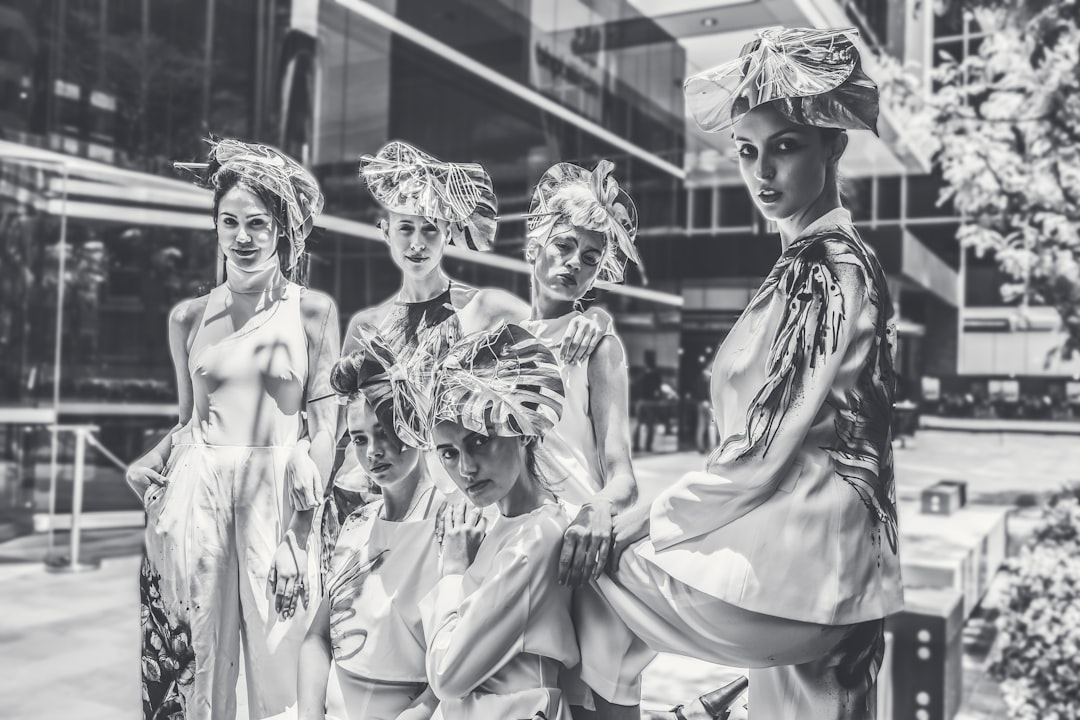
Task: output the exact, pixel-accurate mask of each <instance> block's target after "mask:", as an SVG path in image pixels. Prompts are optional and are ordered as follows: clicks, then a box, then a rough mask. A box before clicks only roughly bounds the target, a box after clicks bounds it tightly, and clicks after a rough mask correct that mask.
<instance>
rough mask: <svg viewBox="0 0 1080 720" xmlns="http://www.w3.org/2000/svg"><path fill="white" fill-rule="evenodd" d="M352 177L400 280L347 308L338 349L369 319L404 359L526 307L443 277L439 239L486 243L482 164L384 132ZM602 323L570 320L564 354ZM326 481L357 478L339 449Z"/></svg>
mask: <svg viewBox="0 0 1080 720" xmlns="http://www.w3.org/2000/svg"><path fill="white" fill-rule="evenodd" d="M360 177H361V178H363V180H364V183H365V185H366V186H367V188H368V190H369V192H370V193H371V195H372V197H374V198H375V200H376V201H377V202H378V203H379V204H380V205H381V206H382V207H383V209H384V210H385V211H386V218H385V219H383V220H382V221H381V222H380V228H381V231H382V236H383V239H384V240H385V241H386V243H387V245H388V246H389V249H390V257H391V259H392V260H393V261H394V264H395V265H397V267H398V268H399V269H400V270H401V274H402V281H401V288H400V289H399V290H398V292H397V293H395V294H394V295H393V296H392V297H390V298H387V299H386V300H384V301H383V302H381V303H379V304H378V305H376V306H374V307H370V308H366V309H364V310H361V311H359V312H358V313H356V314H355V315H353V317H352V318H351V319H350V320H349V323H348V325H347V326H346V335H345V342H344V346H343V348H342V354H347V353H349V352H351V351H352V350H354V349H356V347H357V337H356V328H357V327H359V326H360V325H362V324H368V325H372V326H374V327H376V328H378V330H379V332H380V334H381V335H382V337H383V338H385V340H386V342H387V344H388V345H389V346H390V348H392V349H393V350H394V352H395V353H397V354H398V355H399V356H400V357H401V358H402V360H403V361H407V360H408V359H409V356H410V355H411V354H412V353H413V352H415V350H416V348H417V347H418V346H419V345H420V344H421V343H434V344H435V345H439V344H441V345H443V346H444V347H445V346H448V345H449V344H451V343H453V341H454V340H456V339H457V338H460V337H462V336H463V335H465V334H468V333H472V332H477V331H480V330H488V329H491V328H493V327H496V326H497V325H499V324H500V323H504V322H521V321H522V320H524V319H525V318H527V317H528V314H529V306H528V304H527V303H526V302H524V301H523V300H521V299H520V298H518V297H516V296H514V295H512V294H510V293H508V292H506V291H504V290H499V289H493V288H474V287H470V286H469V285H466V284H464V283H461V282H458V281H457V280H451V279H450V277H449V276H448V275H447V274H446V272H445V271H444V270H443V268H442V260H443V254H444V252H445V249H446V246H447V245H448V244H453V245H455V246H457V247H462V248H468V249H470V250H475V251H486V250H491V249H492V247H493V246H494V242H495V227H496V212H497V207H498V205H497V201H496V198H495V194H494V192H493V190H492V187H493V185H492V181H491V177H490V176H489V175H488V173H487V172H486V171H485V170H484V168H483V167H482V166H480V165H478V164H476V163H451V162H444V161H442V160H438V159H436V158H434V157H432V156H431V155H429V154H427V153H425V152H423V151H421V150H419V149H417V148H415V147H412V146H411V145H409V144H407V143H404V142H400V141H393V142H390V143H388V144H387V145H385V146H384V147H383V148H382V149H380V150H379V151H378V152H377V153H376V154H375V155H365V156H364V157H363V158H361V160H360ZM610 326H611V317H610V316H609V315H608V314H607V313H606V312H603V311H602V310H590V311H589V312H588V313H587V315H586V316H585V317H583V318H581V319H579V320H577V321H576V322H575V324H574V333H573V334H572V335H571V336H570V339H569V341H568V342H567V344H566V347H565V348H564V350H563V355H564V357H566V358H567V359H569V360H579V359H581V358H582V357H585V356H586V355H587V352H588V351H590V350H591V349H592V348H593V347H594V346H595V345H596V343H597V342H598V341H599V340H600V338H601V337H603V334H604V332H605V330H606V329H607V328H609V327H610ZM432 465H433V466H434V467H432V471H433V473H434V475H435V478H436V481H437V482H439V483H440V485H441V486H443V487H444V489H447V490H449V489H450V488H451V487H452V484H451V483H450V482H449V478H446V477H445V473H443V471H442V468H441V467H439V466H438V464H437V463H432ZM335 484H337V485H339V486H345V487H348V488H350V489H362V487H363V484H364V480H363V476H362V474H361V473H359V472H358V471H357V470H356V469H355V467H354V466H352V465H351V463H350V462H349V460H348V459H347V460H346V462H345V464H343V466H342V467H341V469H340V470H339V471H338V475H337V478H336V480H335Z"/></svg>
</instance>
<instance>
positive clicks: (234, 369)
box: [188, 283, 308, 447]
mask: <svg viewBox="0 0 1080 720" xmlns="http://www.w3.org/2000/svg"><path fill="white" fill-rule="evenodd" d="M302 292H303V288H302V287H300V286H299V285H295V284H293V283H287V284H286V285H285V288H284V290H283V292H282V297H281V298H280V299H278V300H277V301H275V302H274V303H273V304H272V305H271V306H270V307H268V308H266V309H265V310H261V311H259V312H257V313H255V315H254V316H252V317H251V318H249V319H248V321H247V322H246V323H244V325H243V326H241V327H239V328H233V327H232V320H231V318H230V316H229V311H228V308H229V305H230V304H231V300H232V295H233V293H232V290H230V289H229V288H228V286H226V285H219V286H218V287H216V288H214V289H213V290H211V291H210V296H209V299H208V300H207V304H206V311H205V312H204V313H203V317H202V320H201V321H200V324H199V328H198V330H197V331H196V333H195V339H194V342H193V343H192V347H191V352H190V354H189V356H188V371H189V372H190V374H191V385H192V391H193V395H194V405H193V408H192V419H191V420H192V421H191V423H190V428H191V435H192V439H193V440H194V441H195V442H196V443H200V444H207V445H230V446H239V447H289V446H292V445H293V444H295V443H296V441H297V439H298V438H299V436H300V430H301V425H302V423H301V415H300V413H301V411H302V410H303V408H304V384H305V382H306V378H307V371H308V354H307V338H306V337H305V334H304V324H303V319H302V316H301V313H300V295H301V293H302Z"/></svg>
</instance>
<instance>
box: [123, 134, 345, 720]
mask: <svg viewBox="0 0 1080 720" xmlns="http://www.w3.org/2000/svg"><path fill="white" fill-rule="evenodd" d="M184 167H188V168H190V169H197V170H199V171H201V172H202V173H204V178H203V181H204V184H205V185H207V186H208V187H209V188H211V189H212V190H213V191H214V225H215V228H216V233H217V241H218V245H219V247H220V250H221V253H222V255H223V256H224V259H225V271H226V272H225V282H224V283H223V284H221V285H219V286H218V287H216V288H214V289H213V290H211V291H210V293H209V294H208V295H204V296H202V297H198V298H192V299H189V300H185V301H183V302H181V303H180V304H179V305H177V307H176V308H174V309H173V311H172V313H171V315H170V318H169V343H170V348H171V350H172V356H173V364H174V365H175V368H176V378H177V387H178V395H179V405H180V418H179V423H178V425H177V427H176V428H175V429H174V431H173V432H171V433H170V434H169V435H167V436H166V437H165V438H163V439H162V440H161V442H159V443H158V444H157V446H155V447H154V448H153V449H151V450H150V452H148V453H147V454H146V455H144V456H143V457H142V458H140V459H139V460H137V461H136V462H134V463H133V464H132V465H131V467H130V468H129V469H128V473H127V478H128V482H129V483H130V484H131V486H132V487H133V488H134V489H135V490H136V491H137V492H139V493H140V494H141V495H142V497H143V501H144V505H145V506H146V516H147V521H146V561H145V562H144V564H143V569H142V582H141V589H142V623H143V656H142V670H143V714H144V716H145V717H146V718H151V717H152V718H159V717H177V716H180V717H186V718H189V720H190V719H192V718H211V717H212V718H215V720H216V719H226V720H227V719H228V718H231V717H234V716H235V714H236V685H237V680H238V674H239V669H240V649H241V646H243V649H244V663H245V675H246V681H247V690H248V713H249V714H250V716H251V717H252V718H266V717H270V716H273V715H275V714H278V713H280V712H282V711H283V710H285V709H286V708H287V707H289V706H290V705H292V704H293V703H294V702H295V700H296V684H295V678H296V663H297V657H298V653H299V649H300V643H301V641H302V640H303V638H304V634H305V632H306V631H307V625H308V621H309V619H310V615H309V613H307V612H306V611H305V610H304V607H306V592H307V588H308V587H311V586H312V583H313V582H314V580H315V578H314V577H309V567H308V560H307V547H308V536H309V534H310V528H311V520H312V508H313V507H314V506H315V505H317V503H318V495H319V491H320V489H321V487H322V482H323V480H321V478H326V477H328V476H329V471H330V467H331V461H332V458H333V445H334V434H335V432H336V428H335V423H336V419H337V406H336V405H335V404H334V403H333V401H331V400H327V399H325V398H326V396H327V394H328V392H329V384H328V377H329V372H330V367H331V365H332V363H333V361H334V359H335V358H336V355H337V347H338V343H339V335H338V319H337V309H336V308H335V307H334V304H333V302H332V301H331V300H330V298H328V297H327V296H326V295H323V294H322V293H317V292H314V291H311V290H308V289H306V288H304V287H303V286H302V285H300V284H298V283H299V281H301V280H302V272H301V269H302V267H303V258H304V247H305V240H306V238H307V237H308V235H309V234H310V233H311V230H312V227H313V225H314V220H315V217H316V215H318V213H319V211H320V210H321V208H322V202H323V200H322V194H321V193H320V191H319V186H318V184H317V183H316V182H315V178H314V177H312V176H311V174H310V173H308V172H307V171H306V170H305V169H304V168H302V167H301V166H300V165H299V164H297V163H296V162H295V161H294V160H293V159H292V158H289V157H288V156H286V155H283V154H282V153H280V152H279V151H277V150H275V149H273V148H270V147H266V146H263V145H251V144H248V143H243V142H240V141H237V140H228V139H225V140H221V141H219V142H215V143H214V144H213V148H212V150H211V153H210V162H209V163H200V164H197V165H184ZM305 412H306V423H305V420H304V418H303V414H304V413H305ZM305 424H306V428H307V432H308V434H309V437H310V438H311V441H310V442H309V443H305V445H304V447H303V449H302V450H300V449H298V448H297V439H298V438H299V437H300V434H301V432H302V431H303V430H304V427H305ZM305 479H306V480H307V482H304V480H305ZM311 575H314V573H311ZM298 606H300V612H297V609H298Z"/></svg>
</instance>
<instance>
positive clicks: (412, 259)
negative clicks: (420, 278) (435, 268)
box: [405, 255, 427, 265]
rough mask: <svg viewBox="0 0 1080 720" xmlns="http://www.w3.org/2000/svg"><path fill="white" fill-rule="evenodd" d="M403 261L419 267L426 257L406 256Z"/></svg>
mask: <svg viewBox="0 0 1080 720" xmlns="http://www.w3.org/2000/svg"><path fill="white" fill-rule="evenodd" d="M405 259H406V260H408V261H409V262H414V263H416V264H417V265H419V264H420V263H422V262H424V261H425V260H427V256H426V255H406V256H405Z"/></svg>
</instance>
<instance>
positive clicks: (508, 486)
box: [433, 421, 525, 507]
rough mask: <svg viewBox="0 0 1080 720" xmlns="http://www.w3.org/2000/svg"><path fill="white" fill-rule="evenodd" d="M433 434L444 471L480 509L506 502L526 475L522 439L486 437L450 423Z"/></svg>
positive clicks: (441, 426)
mask: <svg viewBox="0 0 1080 720" xmlns="http://www.w3.org/2000/svg"><path fill="white" fill-rule="evenodd" d="M433 432H434V437H435V452H436V453H438V455H439V460H440V461H441V462H442V464H443V467H444V468H446V471H447V472H448V473H449V474H450V477H451V478H453V479H454V482H455V483H457V486H458V487H459V488H461V492H463V493H464V494H465V496H466V497H467V498H469V501H470V502H472V504H473V505H476V506H477V507H484V506H487V505H491V504H493V503H496V502H498V501H499V500H502V499H503V498H505V497H506V496H507V495H508V494H509V493H510V492H511V491H512V490H514V488H515V486H516V485H517V484H518V481H519V479H520V478H521V477H522V476H524V474H525V443H524V441H523V440H522V438H519V437H499V436H497V435H494V436H488V435H483V434H481V433H478V432H473V431H472V430H468V429H466V428H465V427H464V426H463V425H461V424H459V423H455V422H447V421H443V422H440V423H437V424H436V425H435V428H434V431H433Z"/></svg>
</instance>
